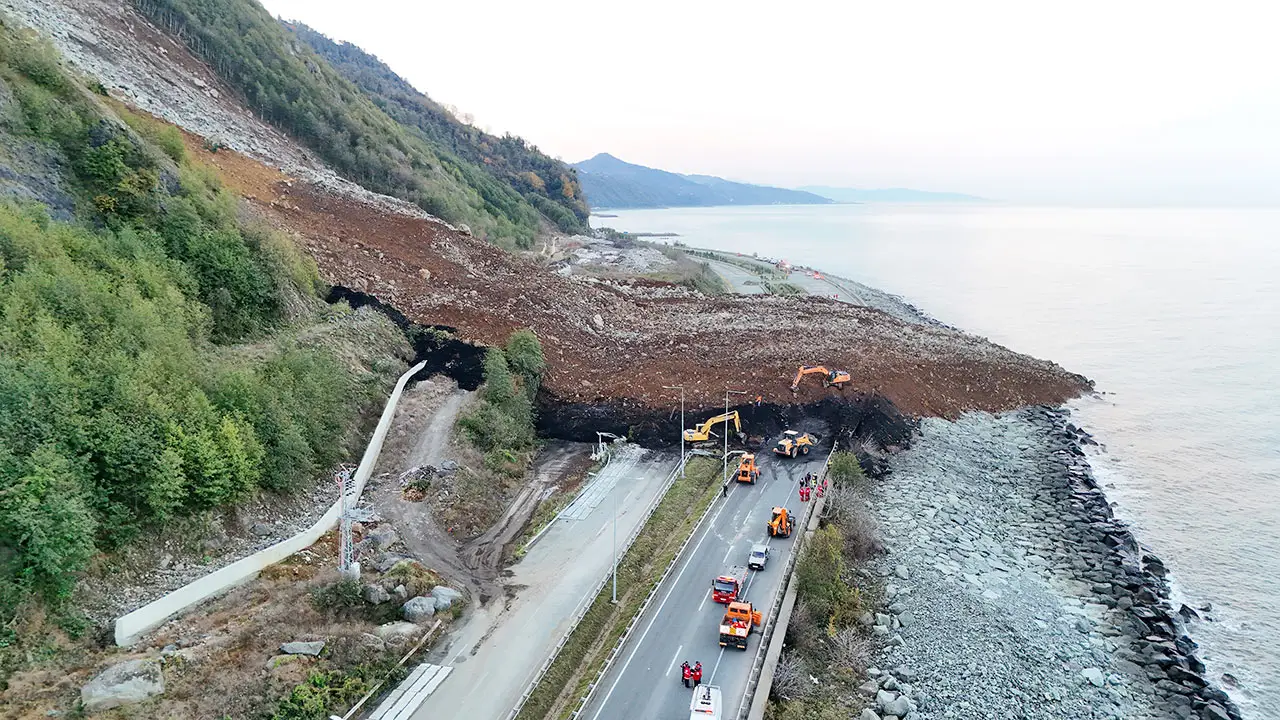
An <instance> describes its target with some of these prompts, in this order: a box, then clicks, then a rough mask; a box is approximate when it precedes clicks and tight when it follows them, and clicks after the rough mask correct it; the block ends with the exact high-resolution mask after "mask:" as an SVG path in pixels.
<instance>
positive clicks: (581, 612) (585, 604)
mask: <svg viewBox="0 0 1280 720" xmlns="http://www.w3.org/2000/svg"><path fill="white" fill-rule="evenodd" d="M688 461H689V456H688V455H687V454H686V455H685V456H684V457H681V458H680V462H679V463H677V464H676V467H675V469H674V470H672V471H671V474H670V475H669V476H667V479H666V481H665V482H664V483H663V486H662V490H661V491H660V492H659V493H658V494H657V496H656V497H654V499H653V502H652V503H650V504H649V507H648V508H647V509H646V510H645V514H644V519H643V520H641V521H640V522H639V523H637V524H636V527H635V529H634V530H632V531H631V534H630V535H629V536H628V537H627V539H626V542H624V543H623V544H622V545H621V546H620V547H619V548H618V557H619V558H622V557H624V556H625V555H626V554H627V551H628V550H630V549H631V544H632V543H633V542H635V539H636V538H637V537H639V536H640V533H641V532H643V531H644V528H645V526H646V525H648V524H649V518H651V517H652V516H653V513H654V511H655V510H657V509H658V506H659V505H661V504H662V500H663V498H665V497H666V496H667V491H668V490H670V489H671V486H672V485H673V484H674V483H675V481H676V478H677V477H679V475H680V471H681V469H683V468H684V466H685V463H687V462H688ZM601 472H603V469H602V470H601ZM712 507H715V503H711V505H710V506H708V508H707V509H708V511H709V510H710V509H711V508H712ZM565 509H566V510H568V508H565ZM561 512H562V513H563V511H561ZM558 518H559V516H557V519H558ZM706 518H707V513H706V512H704V513H703V514H702V517H701V518H699V519H698V522H697V524H695V525H694V532H693V533H690V534H689V537H690V538H692V537H693V535H694V534H695V533H696V532H697V528H698V527H699V526H700V525H701V524H702V521H703V520H706ZM552 524H554V522H553V523H551V524H549V525H548V527H550V526H551V525H552ZM530 544H532V541H531V542H530ZM688 544H689V539H688V538H686V539H685V542H684V545H681V546H680V550H679V551H678V552H677V553H676V558H679V557H680V555H681V553H683V552H684V549H685V546H686V545H688ZM674 565H675V560H672V562H671V565H668V566H667V572H670V570H671V567H672V566H674ZM667 572H664V573H663V574H662V580H665V579H666V577H667ZM610 577H611V575H608V574H606V575H605V576H604V577H603V578H601V580H600V582H599V583H598V584H597V585H596V586H595V589H593V590H592V591H591V592H590V593H589V594H588V595H587V596H586V598H585V599H583V601H582V604H580V605H579V606H578V609H577V610H576V611H575V612H574V618H573V622H572V623H570V624H569V627H568V629H566V630H565V632H564V635H562V636H561V637H560V641H559V642H557V643H556V647H555V649H554V650H552V651H551V654H550V655H549V656H547V659H546V661H545V662H543V663H542V667H541V668H539V669H538V673H537V674H536V675H534V677H533V680H531V681H530V682H529V684H528V685H527V686H526V687H525V689H524V693H523V694H522V695H521V696H520V700H519V702H517V703H516V705H515V707H513V708H512V709H511V712H509V713H507V720H512V719H513V718H515V717H516V716H517V715H519V714H520V711H521V710H523V709H524V705H525V703H526V702H528V701H529V696H530V695H532V694H533V689H534V688H536V687H537V686H538V683H540V682H542V678H543V676H545V675H546V674H547V670H549V669H550V668H551V665H552V663H554V662H555V661H556V658H557V657H559V656H560V651H561V650H563V649H564V646H565V643H567V642H569V638H571V637H573V632H574V630H577V628H578V623H580V622H582V618H583V617H584V616H585V615H586V614H587V611H588V610H589V609H590V608H591V604H592V603H593V602H595V599H596V597H597V596H599V595H600V591H602V590H604V587H605V585H607V584H608V583H609V578H610ZM662 580H659V581H658V584H657V585H655V586H654V588H655V589H656V588H657V587H659V586H661V585H662ZM652 597H653V591H651V592H650V593H649V597H648V598H645V601H644V604H643V605H641V607H640V612H639V613H637V614H636V616H635V618H632V621H631V623H629V624H628V625H627V629H626V630H625V631H624V632H623V633H622V639H623V641H625V640H626V638H627V636H628V635H630V634H631V629H632V628H633V627H634V626H635V623H636V620H637V619H638V618H639V617H641V616H642V615H644V610H645V608H647V607H648V606H649V600H651V599H652ZM621 646H622V642H619V643H618V647H621ZM618 647H615V648H614V651H613V653H611V654H610V656H609V662H608V663H606V664H605V669H606V670H607V669H608V667H609V665H611V664H612V663H613V658H614V656H615V655H616V654H617V652H618ZM588 697H590V696H588ZM584 702H585V700H584ZM580 711H581V707H579V709H578V710H577V711H575V715H576V714H577V712H580Z"/></svg>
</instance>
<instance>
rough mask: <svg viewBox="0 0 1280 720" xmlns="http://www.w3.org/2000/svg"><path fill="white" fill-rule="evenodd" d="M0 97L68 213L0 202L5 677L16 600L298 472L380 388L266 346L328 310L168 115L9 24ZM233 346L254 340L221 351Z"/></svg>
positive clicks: (306, 469) (4, 134) (0, 629)
mask: <svg viewBox="0 0 1280 720" xmlns="http://www.w3.org/2000/svg"><path fill="white" fill-rule="evenodd" d="M0 97H3V98H5V99H6V100H8V102H6V103H5V104H4V106H3V108H2V109H0V148H2V149H3V150H4V154H3V155H2V156H0V157H5V158H7V157H9V156H12V155H13V154H14V153H15V152H20V151H23V150H24V149H29V148H31V147H39V148H42V152H44V153H46V155H47V156H49V157H51V158H52V161H51V162H50V164H49V165H48V166H47V167H46V168H44V169H43V170H42V172H43V173H45V174H46V175H47V174H50V173H52V174H58V175H60V176H61V177H60V180H59V182H60V183H61V184H62V186H64V187H65V188H66V189H67V190H68V191H69V192H70V193H71V194H72V195H74V198H73V202H74V208H75V209H74V216H75V217H74V221H73V222H57V221H54V220H51V219H50V216H49V213H48V211H47V210H46V207H45V206H44V205H41V204H37V203H26V204H21V205H19V204H15V203H13V202H0V676H2V673H3V669H4V668H3V667H2V666H3V665H4V664H5V663H4V662H3V661H4V657H5V655H6V652H4V649H5V648H6V647H9V646H10V640H11V635H12V630H11V629H9V628H11V627H12V626H11V624H10V623H9V620H10V619H11V618H12V617H13V614H14V613H15V612H16V610H15V608H16V607H17V606H18V605H19V603H21V602H22V601H23V598H25V597H29V596H31V595H32V594H39V595H41V596H43V597H45V598H47V599H50V600H53V601H55V605H56V604H57V601H59V600H60V599H63V598H66V597H67V595H68V593H69V592H70V589H71V588H72V586H73V583H74V578H75V574H76V573H77V572H79V571H80V570H82V569H84V568H85V567H86V564H87V563H88V562H89V560H90V558H91V557H92V556H93V555H94V554H95V553H97V552H98V551H100V550H103V549H110V548H113V547H117V546H119V544H120V543H122V542H125V541H127V540H129V539H130V538H132V537H134V536H135V535H136V534H137V533H138V532H139V531H141V530H143V529H145V528H147V527H148V526H153V525H159V524H160V523H163V522H166V521H168V520H170V519H172V518H174V517H175V516H182V515H190V514H194V513H199V512H203V511H205V510H208V509H211V508H216V507H220V506H225V505H228V504H233V503H236V502H239V501H241V500H244V499H245V498H247V497H249V496H251V495H253V494H254V493H256V492H258V491H259V490H261V489H287V488H291V487H295V486H297V485H298V484H301V483H304V482H309V481H311V480H312V479H313V478H314V477H315V475H316V474H318V473H321V472H323V471H324V470H325V469H326V468H327V467H329V466H331V465H332V464H333V463H335V462H336V461H338V460H339V459H340V454H341V453H343V452H344V449H343V440H344V437H345V436H346V434H347V431H348V429H349V428H351V427H352V426H354V424H356V422H357V421H358V416H359V413H360V411H361V409H362V408H364V407H368V406H369V405H370V404H372V403H373V402H375V401H376V399H377V398H378V397H379V396H380V395H381V394H382V391H383V390H384V388H383V387H381V386H380V384H379V382H378V381H377V380H376V378H375V377H374V376H373V375H371V374H369V373H365V372H363V371H360V370H358V369H356V368H352V367H350V366H349V365H348V364H347V363H345V362H343V361H341V360H339V359H338V358H337V357H336V356H335V354H334V353H332V352H328V351H325V350H321V349H314V348H311V349H308V348H303V347H301V346H294V345H277V344H274V343H272V342H265V341H266V340H269V339H270V337H271V336H270V333H272V332H275V331H276V330H278V329H280V328H282V327H284V326H285V325H286V324H287V323H289V322H290V317H291V313H292V312H294V310H291V308H297V307H300V306H301V307H311V308H319V307H323V304H322V302H321V301H320V300H319V299H318V293H319V290H320V283H319V278H318V275H317V273H316V270H315V267H314V265H312V264H311V263H310V261H309V260H308V259H306V258H304V257H303V256H301V255H300V254H298V252H297V250H296V249H295V248H294V247H293V246H292V245H291V244H290V243H289V242H288V241H287V240H286V239H284V238H282V237H280V236H278V235H275V234H273V233H271V232H269V231H266V230H263V229H260V228H256V227H253V226H251V225H247V224H245V222H244V221H243V220H242V219H241V218H240V215H239V212H238V207H237V200H236V198H235V197H234V196H232V195H231V194H230V193H229V192H228V191H226V190H224V189H223V188H222V187H221V186H220V184H219V181H218V180H217V178H216V176H215V175H213V174H212V172H211V171H209V170H207V169H205V168H204V167H202V166H200V165H198V164H196V163H195V162H193V161H192V160H191V159H190V158H188V157H187V155H186V151H185V147H184V144H183V141H182V137H181V135H180V134H179V133H178V132H177V130H175V129H174V128H172V127H168V126H164V125H162V124H160V123H158V122H156V121H154V120H150V119H148V118H143V117H138V116H133V115H130V114H129V113H127V112H126V111H125V110H123V109H118V110H112V109H111V107H110V105H109V104H108V101H107V100H105V99H104V98H100V97H96V96H94V95H92V94H90V93H89V92H88V91H86V90H85V89H84V88H83V87H81V86H80V85H78V84H77V83H76V82H75V81H73V80H72V79H71V78H69V77H68V76H67V75H66V74H65V73H64V72H63V71H62V69H61V67H60V65H59V62H58V59H57V57H56V55H55V54H54V53H53V51H52V50H51V49H50V48H48V47H47V46H46V45H44V44H42V43H40V42H38V41H36V40H34V39H32V38H31V37H29V36H26V35H23V34H20V33H19V32H17V31H15V30H14V29H12V28H11V27H8V26H5V25H0ZM121 118H123V119H124V121H125V122H121ZM15 148H16V149H17V150H15ZM0 165H3V166H4V169H5V170H6V171H9V170H11V168H10V167H9V163H8V161H7V160H5V161H2V162H0ZM6 177H7V178H10V179H12V178H17V179H18V180H19V181H20V180H22V178H21V176H20V175H19V174H16V173H13V172H8V173H7V175H6ZM246 341H252V342H255V343H261V344H262V347H263V348H264V349H263V350H261V351H258V352H255V353H251V354H238V353H235V352H230V349H231V348H230V346H231V345H232V344H235V343H244V342H246Z"/></svg>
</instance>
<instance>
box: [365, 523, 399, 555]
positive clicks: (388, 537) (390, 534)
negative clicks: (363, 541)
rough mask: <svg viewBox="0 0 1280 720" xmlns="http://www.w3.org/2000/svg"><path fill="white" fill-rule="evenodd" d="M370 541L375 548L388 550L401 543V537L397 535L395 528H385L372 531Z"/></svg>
mask: <svg viewBox="0 0 1280 720" xmlns="http://www.w3.org/2000/svg"><path fill="white" fill-rule="evenodd" d="M368 540H369V544H370V545H373V547H375V548H378V549H381V550H386V549H387V548H389V547H391V546H392V545H395V544H396V543H397V542H399V540H400V536H399V535H397V534H396V531H395V528H390V527H385V528H378V529H376V530H372V531H370V532H369V537H368Z"/></svg>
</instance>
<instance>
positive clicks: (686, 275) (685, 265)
mask: <svg viewBox="0 0 1280 720" xmlns="http://www.w3.org/2000/svg"><path fill="white" fill-rule="evenodd" d="M592 232H593V234H594V235H595V236H596V237H598V238H601V239H603V240H608V241H610V242H612V243H613V244H614V246H616V247H618V248H620V249H626V248H633V247H649V248H653V249H655V250H657V251H658V252H660V253H662V254H663V255H665V256H666V257H667V258H669V259H670V260H672V261H674V262H675V265H674V266H672V267H667V268H664V269H662V270H660V271H658V272H651V273H647V274H645V277H647V278H650V279H653V280H661V281H663V282H669V283H672V284H675V285H683V286H684V287H687V288H690V289H693V290H697V291H698V292H700V293H702V294H704V295H724V294H726V293H728V292H730V291H731V289H730V287H729V285H728V283H726V282H725V281H724V278H722V277H720V274H719V273H717V272H716V271H715V270H713V269H712V268H711V264H710V263H708V262H707V261H705V260H700V259H698V257H697V256H696V255H710V253H695V252H694V251H690V250H689V249H688V248H686V247H684V246H683V245H681V244H680V243H679V242H676V243H671V244H667V243H658V242H652V241H649V240H644V239H642V237H643V236H641V235H635V234H633V233H627V232H622V231H620V230H615V229H613V228H607V227H606V228H597V229H595V230H593V231H592Z"/></svg>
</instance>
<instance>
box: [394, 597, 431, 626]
mask: <svg viewBox="0 0 1280 720" xmlns="http://www.w3.org/2000/svg"><path fill="white" fill-rule="evenodd" d="M400 614H401V615H403V616H404V619H405V620H408V621H409V622H411V623H422V622H426V621H427V619H429V618H430V617H431V616H432V615H435V614H436V601H435V599H434V598H430V597H426V596H421V595H420V596H418V597H416V598H412V599H411V600H409V602H406V603H405V604H404V606H403V607H401V608H400Z"/></svg>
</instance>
